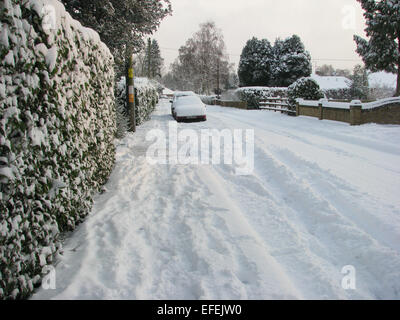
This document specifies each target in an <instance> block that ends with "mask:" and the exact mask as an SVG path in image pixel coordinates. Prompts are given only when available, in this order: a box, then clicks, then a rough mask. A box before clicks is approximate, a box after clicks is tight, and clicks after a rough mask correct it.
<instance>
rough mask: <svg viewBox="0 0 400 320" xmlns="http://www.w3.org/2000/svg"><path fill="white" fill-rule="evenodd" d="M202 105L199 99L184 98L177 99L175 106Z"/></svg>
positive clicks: (194, 97) (193, 97)
mask: <svg viewBox="0 0 400 320" xmlns="http://www.w3.org/2000/svg"><path fill="white" fill-rule="evenodd" d="M198 103H202V102H201V100H200V98H199V97H196V96H184V97H179V98H178V100H177V104H179V105H183V104H198Z"/></svg>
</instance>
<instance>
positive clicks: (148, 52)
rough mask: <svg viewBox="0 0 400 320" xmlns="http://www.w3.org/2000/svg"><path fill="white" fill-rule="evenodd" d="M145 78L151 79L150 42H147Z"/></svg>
mask: <svg viewBox="0 0 400 320" xmlns="http://www.w3.org/2000/svg"><path fill="white" fill-rule="evenodd" d="M147 46H148V48H147V78H149V79H150V78H151V40H150V38H149V39H148V40H147Z"/></svg>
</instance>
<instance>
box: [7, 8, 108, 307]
mask: <svg viewBox="0 0 400 320" xmlns="http://www.w3.org/2000/svg"><path fill="white" fill-rule="evenodd" d="M0 19H1V28H0V56H1V57H0V58H1V59H0V212H1V215H0V298H3V299H15V298H25V297H27V296H28V295H29V294H30V293H31V292H32V290H34V288H35V286H38V285H39V284H40V282H41V281H40V279H41V275H43V274H42V271H44V270H45V269H46V265H47V264H50V263H52V261H53V259H54V257H55V256H56V255H57V254H58V253H60V251H61V245H60V241H59V240H60V234H61V233H62V232H64V231H69V230H73V229H74V228H75V226H76V224H77V223H79V222H80V221H82V220H83V218H84V217H85V216H86V215H87V214H88V212H89V210H90V209H91V205H92V201H93V200H92V199H93V195H94V194H95V193H96V192H97V191H98V190H99V187H100V186H101V185H102V184H103V183H104V182H105V181H106V179H107V178H108V176H109V174H110V172H111V170H112V168H113V164H114V157H115V149H114V145H113V140H114V136H115V130H116V125H115V105H114V72H113V58H112V55H111V54H110V52H109V50H108V49H107V47H106V46H105V45H104V44H103V43H101V41H100V39H99V36H98V35H97V33H95V32H94V31H92V30H90V29H86V28H83V27H82V26H81V25H80V24H79V22H77V21H75V20H73V19H71V17H70V16H69V14H68V13H66V12H65V10H64V7H63V6H62V5H61V4H60V3H59V2H58V1H57V0H46V1H43V0H25V1H20V0H2V1H1V3H0Z"/></svg>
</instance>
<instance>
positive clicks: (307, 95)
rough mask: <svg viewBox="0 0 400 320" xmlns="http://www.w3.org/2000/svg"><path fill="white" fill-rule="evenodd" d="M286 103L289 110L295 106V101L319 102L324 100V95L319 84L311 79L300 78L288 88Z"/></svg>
mask: <svg viewBox="0 0 400 320" xmlns="http://www.w3.org/2000/svg"><path fill="white" fill-rule="evenodd" d="M288 98H289V100H288V103H289V105H290V106H291V109H294V107H295V106H296V99H297V98H303V99H305V100H319V99H322V98H324V93H323V92H322V90H321V89H320V86H319V84H318V83H317V81H315V80H314V79H312V78H309V77H308V78H301V79H299V80H297V81H296V82H295V83H293V84H292V85H290V86H289V87H288Z"/></svg>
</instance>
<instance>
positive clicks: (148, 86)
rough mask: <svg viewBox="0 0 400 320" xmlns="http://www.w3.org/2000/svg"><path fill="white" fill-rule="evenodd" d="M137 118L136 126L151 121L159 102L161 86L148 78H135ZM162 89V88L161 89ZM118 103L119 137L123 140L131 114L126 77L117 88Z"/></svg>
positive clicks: (119, 82)
mask: <svg viewBox="0 0 400 320" xmlns="http://www.w3.org/2000/svg"><path fill="white" fill-rule="evenodd" d="M134 83H135V116H136V125H137V126H139V125H141V124H142V123H143V122H145V121H147V120H149V119H150V114H151V113H152V112H153V111H154V109H155V107H156V104H157V103H158V101H159V92H160V87H161V85H160V84H158V83H157V82H156V81H154V80H149V79H147V78H135V81H134ZM161 88H162V87H161ZM115 96H116V103H117V137H118V138H122V137H123V136H124V135H125V133H126V131H127V129H128V127H129V114H128V110H126V83H125V77H122V78H121V79H120V81H118V83H117V85H116V88H115Z"/></svg>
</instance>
